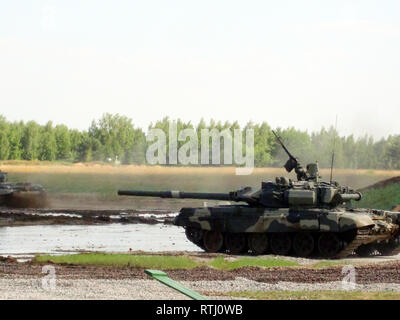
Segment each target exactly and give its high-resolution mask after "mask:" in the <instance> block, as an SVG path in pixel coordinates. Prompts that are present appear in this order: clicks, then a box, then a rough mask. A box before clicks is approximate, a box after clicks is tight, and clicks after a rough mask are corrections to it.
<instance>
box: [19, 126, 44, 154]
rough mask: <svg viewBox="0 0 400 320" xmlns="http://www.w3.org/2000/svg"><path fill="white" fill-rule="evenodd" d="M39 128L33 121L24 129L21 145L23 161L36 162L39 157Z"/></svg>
mask: <svg viewBox="0 0 400 320" xmlns="http://www.w3.org/2000/svg"><path fill="white" fill-rule="evenodd" d="M39 141H40V126H39V125H38V124H37V123H36V122H35V121H29V122H28V123H27V124H26V125H25V128H24V132H23V135H22V139H21V143H22V148H23V153H22V157H23V159H24V160H37V159H38V156H39Z"/></svg>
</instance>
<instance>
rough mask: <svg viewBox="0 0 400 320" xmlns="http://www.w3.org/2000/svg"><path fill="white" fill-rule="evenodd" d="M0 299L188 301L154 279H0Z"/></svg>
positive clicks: (331, 285)
mask: <svg viewBox="0 0 400 320" xmlns="http://www.w3.org/2000/svg"><path fill="white" fill-rule="evenodd" d="M182 284H183V285H185V286H187V287H188V288H191V289H193V290H196V291H198V292H200V293H207V296H208V297H209V298H210V299H230V297H228V296H227V295H226V292H229V291H233V292H240V291H300V290H301V291H302V290H307V291H313V290H345V289H346V288H344V287H343V284H342V282H341V281H336V282H326V283H295V282H279V283H276V284H271V283H260V282H256V281H252V280H249V279H245V278H236V279H235V280H228V281H221V280H220V281H183V282H182ZM353 290H358V291H396V292H400V284H396V283H381V284H377V283H375V284H366V285H362V284H357V285H356V286H355V287H354V288H353ZM0 299H51V300H53V299H67V300H68V299H96V300H102V299H136V300H137V299H139V300H153V299H162V300H188V299H189V298H188V297H186V296H184V295H183V294H180V293H179V292H176V291H174V290H172V289H171V288H168V287H166V286H164V285H162V284H160V283H159V282H157V281H155V280H141V279H133V280H128V279H124V280H106V279H70V280H68V279H56V280H55V286H54V287H51V286H49V285H48V286H47V287H46V284H45V286H43V284H42V279H38V278H12V277H9V278H2V279H0Z"/></svg>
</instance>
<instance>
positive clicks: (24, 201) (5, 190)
mask: <svg viewBox="0 0 400 320" xmlns="http://www.w3.org/2000/svg"><path fill="white" fill-rule="evenodd" d="M46 205H47V197H46V192H45V190H44V188H43V187H42V186H41V185H38V184H32V183H26V182H25V183H19V182H18V183H10V182H7V173H6V172H2V171H0V206H2V207H12V208H43V207H45V206H46Z"/></svg>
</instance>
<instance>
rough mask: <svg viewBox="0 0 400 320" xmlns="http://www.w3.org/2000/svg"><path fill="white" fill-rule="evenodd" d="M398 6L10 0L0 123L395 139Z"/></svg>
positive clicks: (0, 43)
mask: <svg viewBox="0 0 400 320" xmlns="http://www.w3.org/2000/svg"><path fill="white" fill-rule="evenodd" d="M399 9H400V2H398V1H384V2H383V1H366V0H363V1H348V0H347V1H338V0H335V1H301V2H300V1H232V0H231V1H227V0H219V1H209V0H203V1H188V0H182V1H172V0H169V1H161V0H159V1H155V0H148V1H98V0H96V1H89V0H87V1H22V0H21V1H2V2H1V3H0V114H2V115H4V116H5V117H6V118H7V119H8V120H11V121H14V120H24V121H27V120H36V121H37V122H39V123H41V124H43V123H46V122H47V121H48V120H53V122H54V123H56V124H57V123H63V124H66V125H68V126H69V127H72V128H78V129H87V128H88V126H89V125H90V122H91V121H92V120H93V119H96V118H99V117H100V116H101V115H102V114H103V113H105V112H110V113H120V114H123V115H126V116H128V117H131V118H132V119H133V121H134V123H135V124H136V125H138V126H140V127H142V128H144V129H146V128H147V126H148V125H149V124H150V122H152V121H155V120H159V119H161V118H163V117H164V116H169V117H170V118H171V119H176V118H181V119H183V120H185V121H189V120H190V121H192V122H194V123H197V122H198V121H199V120H200V118H202V117H203V118H204V119H205V120H207V121H208V120H209V119H210V118H213V119H216V120H221V121H223V122H224V121H235V120H238V121H239V123H240V124H242V125H244V124H245V123H246V122H247V121H253V122H261V121H267V122H268V123H269V124H270V125H271V126H272V127H288V126H294V127H296V128H299V129H302V130H308V131H314V130H319V129H320V128H321V126H325V127H329V126H331V125H334V123H335V117H336V115H338V119H339V120H338V130H339V131H340V133H341V134H342V135H349V134H355V135H356V136H362V135H365V134H370V135H373V136H374V137H375V138H376V139H379V138H380V137H383V136H387V135H389V134H399V133H400V132H399V129H398V127H399V125H398V122H399V120H398V119H399V118H400V108H399V107H400V95H399V92H400V90H399V89H400V81H399V74H400V63H399V56H400V41H399V40H400V22H399V21H400V10H399Z"/></svg>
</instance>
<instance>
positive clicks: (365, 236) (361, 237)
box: [334, 229, 377, 259]
mask: <svg viewBox="0 0 400 320" xmlns="http://www.w3.org/2000/svg"><path fill="white" fill-rule="evenodd" d="M376 240H377V239H376V237H375V236H373V235H370V234H369V230H360V229H358V230H357V234H356V236H355V237H354V239H353V240H352V241H350V242H349V243H348V244H346V245H345V246H344V248H343V249H342V250H341V251H340V252H339V253H338V254H337V255H336V256H335V257H334V258H336V259H343V258H346V257H348V256H349V255H351V254H352V253H353V252H354V251H355V250H356V249H357V248H358V247H359V246H361V245H363V244H368V243H371V242H374V241H376Z"/></svg>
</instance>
